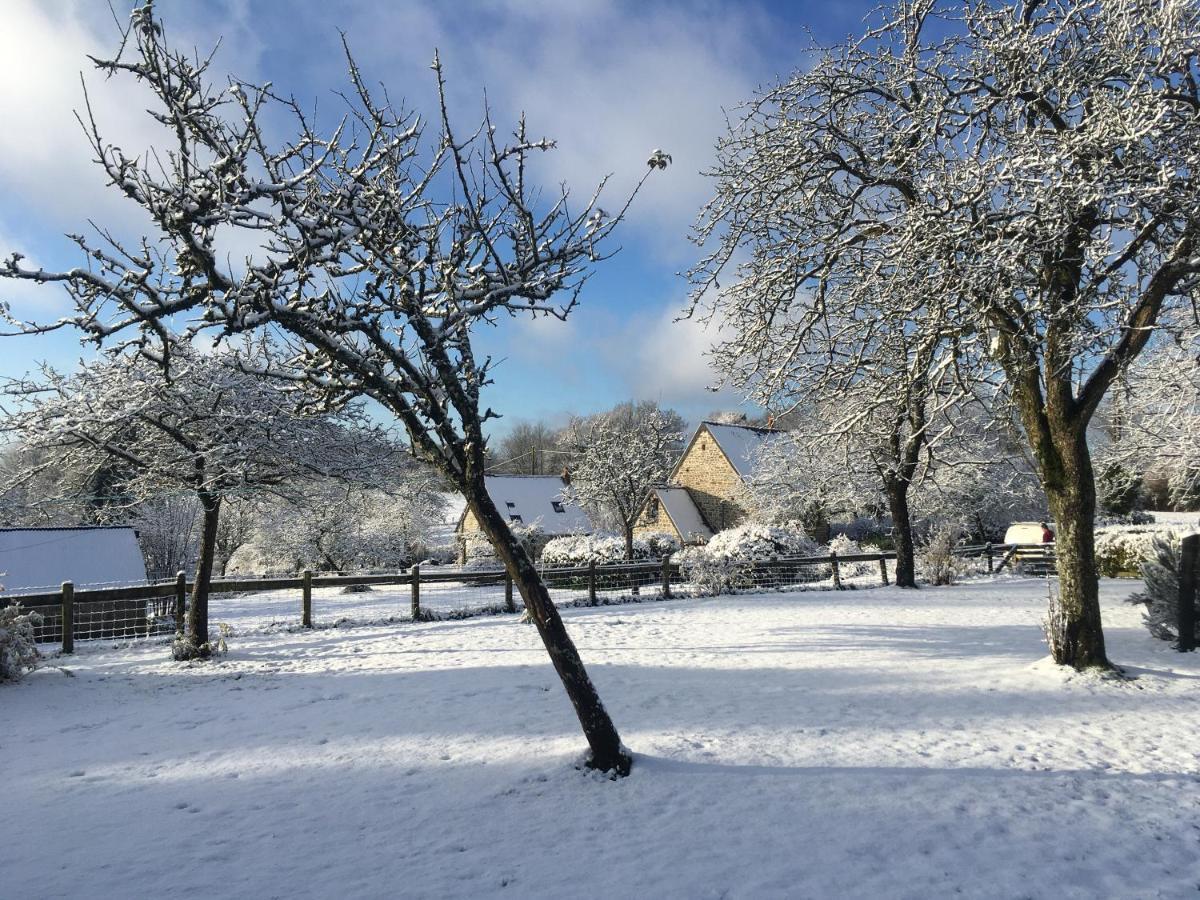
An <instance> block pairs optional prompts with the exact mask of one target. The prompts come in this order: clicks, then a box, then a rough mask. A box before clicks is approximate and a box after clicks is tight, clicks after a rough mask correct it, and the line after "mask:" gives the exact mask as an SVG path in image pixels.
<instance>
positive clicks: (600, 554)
mask: <svg viewBox="0 0 1200 900" xmlns="http://www.w3.org/2000/svg"><path fill="white" fill-rule="evenodd" d="M633 558H634V559H635V560H644V559H649V558H650V546H649V544H648V543H647V542H646V541H644V540H642V539H641V538H634V540H633ZM625 561H626V560H625V539H624V538H623V537H617V536H616V535H611V534H572V535H566V536H564V537H557V538H554V539H553V540H552V541H550V542H549V543H548V544H546V548H545V549H544V550H543V551H542V564H543V565H546V566H586V565H588V564H589V563H593V562H594V563H595V564H596V565H598V566H603V565H612V564H616V563H621V562H625Z"/></svg>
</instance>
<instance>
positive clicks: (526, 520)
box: [484, 475, 593, 534]
mask: <svg viewBox="0 0 1200 900" xmlns="http://www.w3.org/2000/svg"><path fill="white" fill-rule="evenodd" d="M484 484H485V485H486V487H487V492H488V496H490V497H491V498H492V502H493V503H495V504H496V508H497V509H498V510H500V515H502V516H504V518H505V519H506V520H508V522H509V523H510V524H521V525H533V524H537V525H538V526H539V527H540V528H541V529H542V531H543V532H545V533H546V534H587V533H589V532H591V531H592V530H593V529H592V522H591V519H589V518H588V515H587V513H586V512H584V511H583V508H582V507H581V506H580V505H579V504H578V503H575V502H573V501H571V500H569V499H568V498H567V496H566V495H565V491H566V485H565V484H563V480H562V479H561V478H559V477H558V476H557V475H487V476H485V477H484Z"/></svg>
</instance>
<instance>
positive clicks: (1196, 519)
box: [1150, 512, 1200, 533]
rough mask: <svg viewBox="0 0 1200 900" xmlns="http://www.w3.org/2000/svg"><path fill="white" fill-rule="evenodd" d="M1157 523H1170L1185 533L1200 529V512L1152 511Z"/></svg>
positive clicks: (1169, 524)
mask: <svg viewBox="0 0 1200 900" xmlns="http://www.w3.org/2000/svg"><path fill="white" fill-rule="evenodd" d="M1150 515H1152V516H1154V524H1155V525H1168V526H1170V527H1172V528H1175V529H1177V530H1178V531H1181V532H1183V533H1188V532H1192V531H1198V530H1200V513H1197V512H1152V513H1150Z"/></svg>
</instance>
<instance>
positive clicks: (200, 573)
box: [173, 492, 221, 660]
mask: <svg viewBox="0 0 1200 900" xmlns="http://www.w3.org/2000/svg"><path fill="white" fill-rule="evenodd" d="M200 507H201V509H203V510H204V530H203V535H202V537H201V539H200V559H199V560H198V561H197V563H196V579H195V584H194V585H193V587H192V605H191V608H190V609H189V610H188V615H187V632H186V633H185V634H184V636H183V639H182V640H180V641H176V642H175V648H174V651H173V652H174V655H175V658H176V659H179V660H184V659H196V658H205V657H208V656H209V655H211V652H212V649H211V647H210V646H209V643H208V593H209V587H210V586H211V584H212V570H213V557H214V556H215V555H216V549H217V525H218V523H219V521H220V518H221V498H220V497H217V496H214V495H213V494H210V493H207V492H201V493H200Z"/></svg>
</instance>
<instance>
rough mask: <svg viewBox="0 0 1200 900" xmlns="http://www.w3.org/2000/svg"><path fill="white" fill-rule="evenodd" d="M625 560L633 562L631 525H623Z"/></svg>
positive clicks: (628, 523)
mask: <svg viewBox="0 0 1200 900" xmlns="http://www.w3.org/2000/svg"><path fill="white" fill-rule="evenodd" d="M625 558H626V559H627V560H629V561H630V562H632V561H633V523H632V522H626V523H625Z"/></svg>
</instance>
